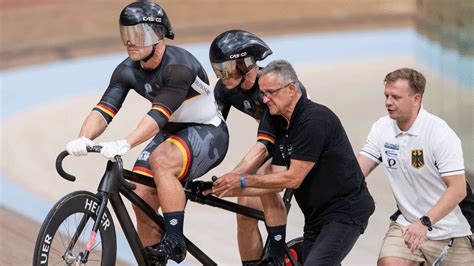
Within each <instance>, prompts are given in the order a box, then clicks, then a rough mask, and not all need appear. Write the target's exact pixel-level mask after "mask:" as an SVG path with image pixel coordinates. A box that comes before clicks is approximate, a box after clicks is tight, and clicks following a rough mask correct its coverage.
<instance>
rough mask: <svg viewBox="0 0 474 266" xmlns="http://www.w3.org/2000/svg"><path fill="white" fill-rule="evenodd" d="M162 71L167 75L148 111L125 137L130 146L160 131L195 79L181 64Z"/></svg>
mask: <svg viewBox="0 0 474 266" xmlns="http://www.w3.org/2000/svg"><path fill="white" fill-rule="evenodd" d="M163 72H165V73H168V76H167V77H165V78H164V80H165V84H163V87H162V88H160V89H159V90H158V91H157V96H156V97H155V99H153V104H152V107H151V109H150V111H148V113H147V114H146V115H145V117H143V118H142V120H141V121H140V122H139V123H138V125H137V127H136V128H135V130H133V131H132V132H131V133H130V134H129V135H128V136H127V138H126V139H127V142H128V144H130V147H135V146H137V145H139V144H141V143H143V142H145V141H146V140H148V139H150V138H152V137H153V136H155V135H156V134H158V132H160V130H161V129H162V128H163V127H164V126H165V125H166V123H168V120H169V119H170V117H171V115H172V114H173V112H174V111H176V110H177V109H178V108H179V107H180V106H181V104H182V103H183V102H184V100H185V99H186V96H187V95H188V92H189V89H190V88H191V84H193V82H194V80H195V79H196V76H195V75H193V73H192V72H191V70H190V69H189V68H187V67H186V66H182V65H171V66H167V69H165V70H163Z"/></svg>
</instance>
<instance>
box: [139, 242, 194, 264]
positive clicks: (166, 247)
mask: <svg viewBox="0 0 474 266" xmlns="http://www.w3.org/2000/svg"><path fill="white" fill-rule="evenodd" d="M146 251H147V252H148V253H149V254H150V255H151V256H153V257H157V259H158V260H160V259H164V260H168V259H170V260H174V261H175V262H177V263H180V262H181V261H183V260H184V258H186V245H185V244H179V243H177V242H175V241H173V240H171V239H166V238H165V239H163V241H161V243H158V244H156V245H153V246H149V247H146Z"/></svg>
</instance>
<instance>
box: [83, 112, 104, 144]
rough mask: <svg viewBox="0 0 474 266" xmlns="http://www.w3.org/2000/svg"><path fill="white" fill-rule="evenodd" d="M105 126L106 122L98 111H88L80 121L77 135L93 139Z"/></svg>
mask: <svg viewBox="0 0 474 266" xmlns="http://www.w3.org/2000/svg"><path fill="white" fill-rule="evenodd" d="M106 128H107V123H106V122H105V120H104V119H103V117H102V115H101V114H99V113H98V112H94V111H93V112H90V114H89V115H88V116H87V117H86V119H85V120H84V122H83V123H82V127H81V131H80V132H79V137H86V138H88V139H90V140H94V139H95V138H97V137H98V136H100V135H101V134H102V133H103V132H104V130H105V129H106Z"/></svg>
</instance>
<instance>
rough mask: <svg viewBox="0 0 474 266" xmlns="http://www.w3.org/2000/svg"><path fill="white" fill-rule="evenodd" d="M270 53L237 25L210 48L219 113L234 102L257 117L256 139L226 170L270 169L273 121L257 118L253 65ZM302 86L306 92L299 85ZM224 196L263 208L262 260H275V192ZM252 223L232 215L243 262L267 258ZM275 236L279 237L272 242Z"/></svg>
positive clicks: (279, 216) (278, 246)
mask: <svg viewBox="0 0 474 266" xmlns="http://www.w3.org/2000/svg"><path fill="white" fill-rule="evenodd" d="M271 53H272V51H271V49H270V48H269V47H268V45H267V44H266V43H265V42H264V41H263V40H261V39H260V38H259V37H257V36H256V35H254V34H252V33H250V32H246V31H243V30H230V31H226V32H223V33H221V34H220V35H219V36H217V37H216V38H215V39H214V41H213V42H212V44H211V47H210V52H209V57H210V61H211V66H212V68H213V70H214V72H215V73H216V75H217V77H218V78H219V80H218V81H217V83H216V86H215V88H214V95H215V97H216V101H217V105H218V107H219V111H220V112H221V114H222V116H223V117H224V119H227V117H228V115H229V111H230V109H231V108H232V107H234V108H237V109H238V110H239V111H241V112H243V113H245V114H247V115H249V116H251V117H253V118H254V119H255V120H257V122H259V127H258V132H257V143H256V144H255V145H254V146H253V147H252V148H251V150H250V151H249V152H248V153H247V155H246V156H245V157H244V158H243V159H242V160H241V162H240V163H239V164H238V165H237V166H236V167H235V168H234V169H233V170H232V172H233V173H238V174H247V173H253V172H255V171H257V169H258V168H259V167H260V169H259V170H258V171H259V172H261V173H265V172H270V171H271V169H270V160H268V161H267V163H264V162H265V160H266V159H268V156H269V153H271V151H272V150H273V144H274V143H275V133H274V128H273V125H272V124H270V123H268V120H266V119H264V120H262V119H261V118H262V117H263V116H264V115H266V112H267V106H266V105H265V104H264V103H263V99H262V95H261V94H260V89H259V87H258V78H259V73H258V72H259V70H260V68H259V67H258V65H257V64H256V62H257V61H260V60H263V59H265V58H266V57H267V56H268V55H270V54H271ZM302 90H303V91H304V93H305V94H304V95H305V96H306V91H305V90H304V88H302ZM260 121H262V122H260ZM262 164H263V165H262ZM269 192H270V193H269ZM228 196H238V199H237V200H238V203H239V204H242V205H245V206H249V207H253V208H258V209H264V213H265V217H267V218H268V217H272V219H266V220H271V221H276V222H274V223H270V224H269V223H267V224H266V225H267V230H268V233H269V235H270V238H269V239H270V250H269V252H268V254H269V258H265V259H267V260H273V261H272V262H273V263H277V264H281V263H282V261H283V248H284V244H285V241H284V235H285V225H286V211H285V209H284V205H283V203H282V201H281V198H280V197H279V195H278V193H277V191H268V190H259V189H245V190H243V189H242V190H240V191H235V193H234V194H233V195H228ZM262 202H263V206H262ZM267 207H268V208H267ZM257 223H258V221H257V220H255V219H251V218H249V217H246V216H244V215H237V226H238V230H237V231H238V234H237V235H238V244H239V251H240V256H241V260H242V264H243V265H255V264H258V263H266V262H268V261H261V259H262V253H263V243H262V238H261V235H260V232H259V229H258V226H257ZM278 236H280V237H278ZM281 236H282V237H281ZM275 237H276V238H277V239H280V240H281V239H283V241H279V242H278V241H275V240H274V239H275Z"/></svg>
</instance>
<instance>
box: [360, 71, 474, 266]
mask: <svg viewBox="0 0 474 266" xmlns="http://www.w3.org/2000/svg"><path fill="white" fill-rule="evenodd" d="M384 83H385V92H384V94H385V106H386V108H387V111H388V116H384V117H382V118H380V119H379V120H377V121H376V122H375V123H374V124H373V126H372V129H371V130H370V133H369V136H368V137H367V142H366V144H365V146H364V147H363V148H362V150H361V151H360V153H359V155H358V156H357V160H358V161H359V164H360V167H361V169H362V172H363V174H364V176H367V175H369V173H370V172H371V171H372V170H373V169H374V168H375V167H376V166H377V165H379V164H380V163H382V164H383V165H384V166H385V170H386V172H387V176H388V179H389V182H390V185H391V187H392V191H393V194H394V196H395V200H396V202H397V206H398V209H399V210H398V211H397V213H396V214H395V215H393V216H392V217H391V219H393V221H392V222H391V224H390V228H389V230H388V232H387V234H386V235H385V238H384V240H383V244H382V248H381V250H380V254H379V259H378V265H419V264H423V263H425V264H426V263H427V264H429V265H431V264H433V263H435V261H436V260H437V259H440V258H441V259H443V265H470V266H472V265H474V250H473V248H472V228H473V227H474V197H473V195H472V191H471V189H470V186H469V184H468V183H467V181H466V177H465V174H464V160H463V155H462V148H461V141H460V140H459V138H458V136H457V135H456V133H455V132H454V131H453V130H452V129H451V128H450V127H449V126H448V124H447V123H446V122H445V121H443V120H442V119H441V118H439V117H437V116H434V115H432V114H430V113H428V112H427V111H426V110H424V109H423V106H422V104H421V101H422V97H423V92H424V89H425V84H426V80H425V77H424V76H423V75H422V74H421V73H419V72H418V71H416V70H413V69H408V68H402V69H398V70H395V71H393V72H391V73H388V74H387V76H386V77H385V80H384ZM443 250H444V251H445V252H446V250H447V255H445V256H441V257H440V255H441V254H442V253H443ZM445 252H444V253H445Z"/></svg>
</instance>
